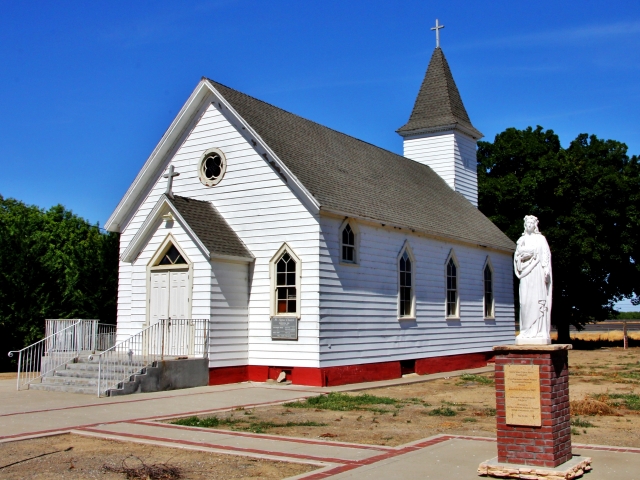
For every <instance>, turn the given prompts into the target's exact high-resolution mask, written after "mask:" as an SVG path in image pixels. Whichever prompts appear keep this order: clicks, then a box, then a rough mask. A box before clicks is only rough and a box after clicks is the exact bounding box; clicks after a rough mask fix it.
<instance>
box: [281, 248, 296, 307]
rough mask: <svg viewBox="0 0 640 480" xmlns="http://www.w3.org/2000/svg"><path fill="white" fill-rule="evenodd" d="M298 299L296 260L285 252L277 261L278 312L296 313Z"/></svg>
mask: <svg viewBox="0 0 640 480" xmlns="http://www.w3.org/2000/svg"><path fill="white" fill-rule="evenodd" d="M297 300H298V292H297V289H296V261H295V260H294V259H293V258H291V255H289V254H288V253H287V252H285V253H284V255H282V257H280V260H278V262H277V263H276V313H295V312H296V311H297Z"/></svg>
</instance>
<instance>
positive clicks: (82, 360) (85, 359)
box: [75, 355, 145, 366]
mask: <svg viewBox="0 0 640 480" xmlns="http://www.w3.org/2000/svg"><path fill="white" fill-rule="evenodd" d="M111 361H113V360H111ZM75 363H78V364H85V365H96V366H97V365H98V355H93V358H89V356H85V355H81V356H79V357H78V358H77V359H76V362H75ZM121 363H123V364H127V365H143V364H144V363H145V362H144V361H141V360H139V359H136V357H133V360H132V362H131V363H129V359H128V358H127V357H126V356H122V357H121Z"/></svg>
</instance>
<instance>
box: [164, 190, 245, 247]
mask: <svg viewBox="0 0 640 480" xmlns="http://www.w3.org/2000/svg"><path fill="white" fill-rule="evenodd" d="M167 198H168V199H169V201H170V202H171V203H172V204H173V206H174V207H175V208H176V210H178V213H180V215H182V218H184V220H185V221H186V222H187V224H188V225H189V227H191V230H193V233H195V234H196V235H197V236H198V238H199V239H200V241H201V242H202V243H203V244H204V246H205V247H206V248H207V249H208V250H209V252H210V253H211V255H212V256H216V255H224V256H232V257H244V258H247V259H252V258H253V255H252V254H251V252H250V251H249V249H248V248H247V247H246V246H245V244H244V243H242V240H240V237H238V235H237V234H236V232H234V231H233V229H232V228H231V227H230V226H229V224H228V223H227V222H226V220H225V219H224V218H223V217H222V215H220V212H218V210H217V209H216V207H214V206H213V204H212V203H210V202H203V201H202V200H194V199H193V198H187V197H179V196H177V195H174V196H173V198H171V197H168V196H167Z"/></svg>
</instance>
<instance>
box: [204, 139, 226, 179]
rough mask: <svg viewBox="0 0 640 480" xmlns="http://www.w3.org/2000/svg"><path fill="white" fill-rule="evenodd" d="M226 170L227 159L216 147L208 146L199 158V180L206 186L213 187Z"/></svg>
mask: <svg viewBox="0 0 640 480" xmlns="http://www.w3.org/2000/svg"><path fill="white" fill-rule="evenodd" d="M226 171H227V159H226V158H225V156H224V153H222V151H221V150H220V149H218V148H210V149H209V150H207V151H206V152H204V153H203V154H202V158H201V160H200V169H199V172H198V174H199V176H200V181H201V182H202V183H203V184H204V185H206V186H207V187H213V186H214V185H217V184H218V183H220V180H222V177H224V173H225V172H226Z"/></svg>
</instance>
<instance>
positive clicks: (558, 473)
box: [478, 455, 591, 480]
mask: <svg viewBox="0 0 640 480" xmlns="http://www.w3.org/2000/svg"><path fill="white" fill-rule="evenodd" d="M590 470H591V457H582V456H580V455H574V457H573V458H572V459H571V460H569V461H568V462H565V463H563V464H561V465H558V466H557V467H554V468H550V467H536V466H534V465H519V464H517V463H500V462H498V457H494V458H492V459H491V460H487V461H486V462H482V463H481V464H480V466H479V467H478V475H480V476H482V477H494V478H522V479H527V480H572V479H574V478H579V477H581V476H582V475H583V474H584V473H585V472H589V471H590Z"/></svg>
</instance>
